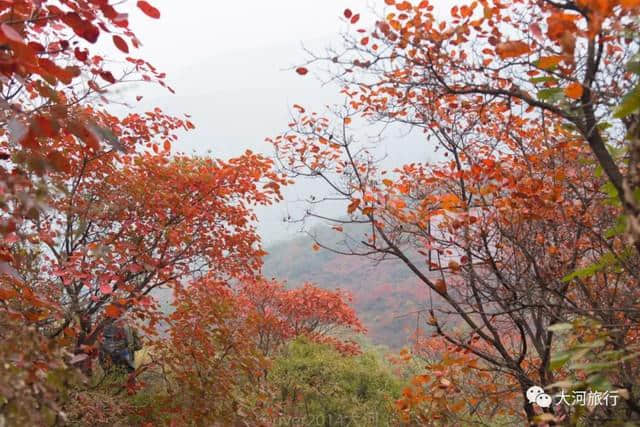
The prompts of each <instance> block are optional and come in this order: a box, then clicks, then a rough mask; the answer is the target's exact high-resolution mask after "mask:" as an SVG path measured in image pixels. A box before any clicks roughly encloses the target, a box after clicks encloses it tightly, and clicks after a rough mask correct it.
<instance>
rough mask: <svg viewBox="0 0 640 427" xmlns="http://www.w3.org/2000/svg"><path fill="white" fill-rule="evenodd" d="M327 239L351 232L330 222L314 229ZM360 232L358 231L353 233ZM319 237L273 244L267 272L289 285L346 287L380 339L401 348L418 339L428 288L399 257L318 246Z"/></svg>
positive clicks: (333, 241) (370, 334)
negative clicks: (419, 314) (419, 312)
mask: <svg viewBox="0 0 640 427" xmlns="http://www.w3.org/2000/svg"><path fill="white" fill-rule="evenodd" d="M310 234H312V235H315V236H316V238H318V239H319V240H320V241H322V242H327V243H331V244H332V245H339V244H340V242H341V241H342V240H344V236H345V234H343V233H338V232H336V231H334V230H331V229H329V228H320V227H317V228H314V229H313V230H312V231H311V233H310ZM351 234H355V233H351ZM313 243H314V240H313V238H312V237H311V236H310V235H307V234H300V236H299V237H297V238H294V239H292V240H288V241H282V242H278V243H276V244H273V245H271V246H269V247H267V249H266V250H267V253H268V255H267V256H266V257H265V259H264V262H265V265H264V269H263V272H264V275H265V276H266V277H277V278H279V279H281V280H286V281H287V284H288V286H289V287H297V286H299V285H301V284H302V283H304V282H313V283H315V284H317V285H318V286H320V287H323V288H327V289H334V288H341V289H343V290H346V291H348V292H350V293H351V294H352V296H353V307H354V308H355V309H356V312H357V313H358V316H359V317H360V319H361V320H362V322H363V323H364V325H365V326H366V328H367V330H368V333H367V336H368V337H369V338H370V339H371V340H372V341H373V342H374V343H375V344H381V345H386V346H389V347H390V348H400V347H402V346H404V345H408V344H410V343H411V342H412V336H413V334H414V332H415V327H416V315H415V311H417V310H420V309H422V308H424V307H425V304H426V301H428V294H427V293H428V290H427V289H426V288H425V287H424V286H421V285H420V284H419V283H418V281H417V280H416V279H415V276H413V275H412V274H411V272H410V271H409V270H408V268H407V267H406V266H405V265H404V264H402V263H401V262H400V261H398V260H396V259H388V260H383V261H377V260H370V259H366V258H362V257H355V256H351V257H349V256H343V255H340V254H338V253H335V252H331V251H329V250H325V249H319V250H316V251H313V250H312V249H311V248H312V246H313Z"/></svg>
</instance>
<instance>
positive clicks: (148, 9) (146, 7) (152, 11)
mask: <svg viewBox="0 0 640 427" xmlns="http://www.w3.org/2000/svg"><path fill="white" fill-rule="evenodd" d="M138 7H139V8H140V10H142V11H143V12H144V13H145V14H146V15H147V16H149V17H151V18H153V19H158V18H160V11H159V10H158V9H156V8H155V7H153V6H151V5H150V4H149V3H147V2H146V1H144V0H140V1H139V2H138Z"/></svg>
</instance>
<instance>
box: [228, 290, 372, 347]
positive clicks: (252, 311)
mask: <svg viewBox="0 0 640 427" xmlns="http://www.w3.org/2000/svg"><path fill="white" fill-rule="evenodd" d="M238 297H239V298H240V299H241V300H243V301H244V302H245V303H244V305H245V307H247V309H248V310H249V311H248V312H247V313H246V314H245V315H246V316H247V317H248V318H250V319H251V322H252V323H256V324H258V325H260V326H259V328H258V331H257V339H258V346H259V348H260V349H261V350H262V351H263V353H264V354H265V355H272V353H273V352H274V351H275V350H277V349H279V348H281V347H282V345H283V344H284V343H285V342H287V341H289V340H291V339H293V338H295V337H297V336H302V335H304V336H306V337H308V338H310V339H312V340H315V341H318V342H324V343H327V344H331V345H333V346H334V347H336V348H337V349H338V350H340V351H342V352H344V353H357V352H358V351H359V348H358V345H357V344H356V343H355V342H354V341H353V336H351V337H346V338H345V337H344V334H345V333H346V332H350V333H351V334H352V335H353V334H357V333H363V332H365V328H364V326H362V324H361V323H360V320H359V319H358V317H357V315H356V313H355V311H354V309H353V308H352V307H350V306H349V303H350V302H351V297H350V295H348V294H347V293H346V292H343V291H341V290H339V289H336V290H335V291H331V290H327V289H322V288H319V287H317V286H315V285H313V284H311V283H305V284H303V285H302V286H300V287H296V288H292V289H286V288H285V286H284V285H283V284H282V283H280V282H278V281H276V280H267V279H262V278H259V279H257V280H253V281H246V282H245V283H243V285H242V287H241V289H240V291H239V295H238ZM340 335H343V336H340Z"/></svg>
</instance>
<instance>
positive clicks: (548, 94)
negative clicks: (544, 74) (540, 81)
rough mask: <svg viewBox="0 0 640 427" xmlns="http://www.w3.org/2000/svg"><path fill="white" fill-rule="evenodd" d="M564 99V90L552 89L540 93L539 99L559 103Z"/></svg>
mask: <svg viewBox="0 0 640 427" xmlns="http://www.w3.org/2000/svg"><path fill="white" fill-rule="evenodd" d="M563 97H564V94H563V92H562V88H560V87H552V88H549V89H542V90H539V91H538V99H540V100H541V101H558V100H560V99H562V98H563Z"/></svg>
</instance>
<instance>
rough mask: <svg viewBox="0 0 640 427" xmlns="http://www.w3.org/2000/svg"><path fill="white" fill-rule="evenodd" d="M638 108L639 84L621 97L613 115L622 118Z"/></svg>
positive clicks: (639, 106) (639, 97) (639, 102)
mask: <svg viewBox="0 0 640 427" xmlns="http://www.w3.org/2000/svg"><path fill="white" fill-rule="evenodd" d="M638 109H640V85H639V86H636V87H634V88H633V89H632V90H631V92H629V93H628V94H626V95H625V96H624V98H622V104H620V105H619V106H618V108H616V110H615V111H614V113H613V117H616V118H619V119H622V118H624V117H627V116H629V115H631V114H633V113H635V112H636V111H637V110H638Z"/></svg>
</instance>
